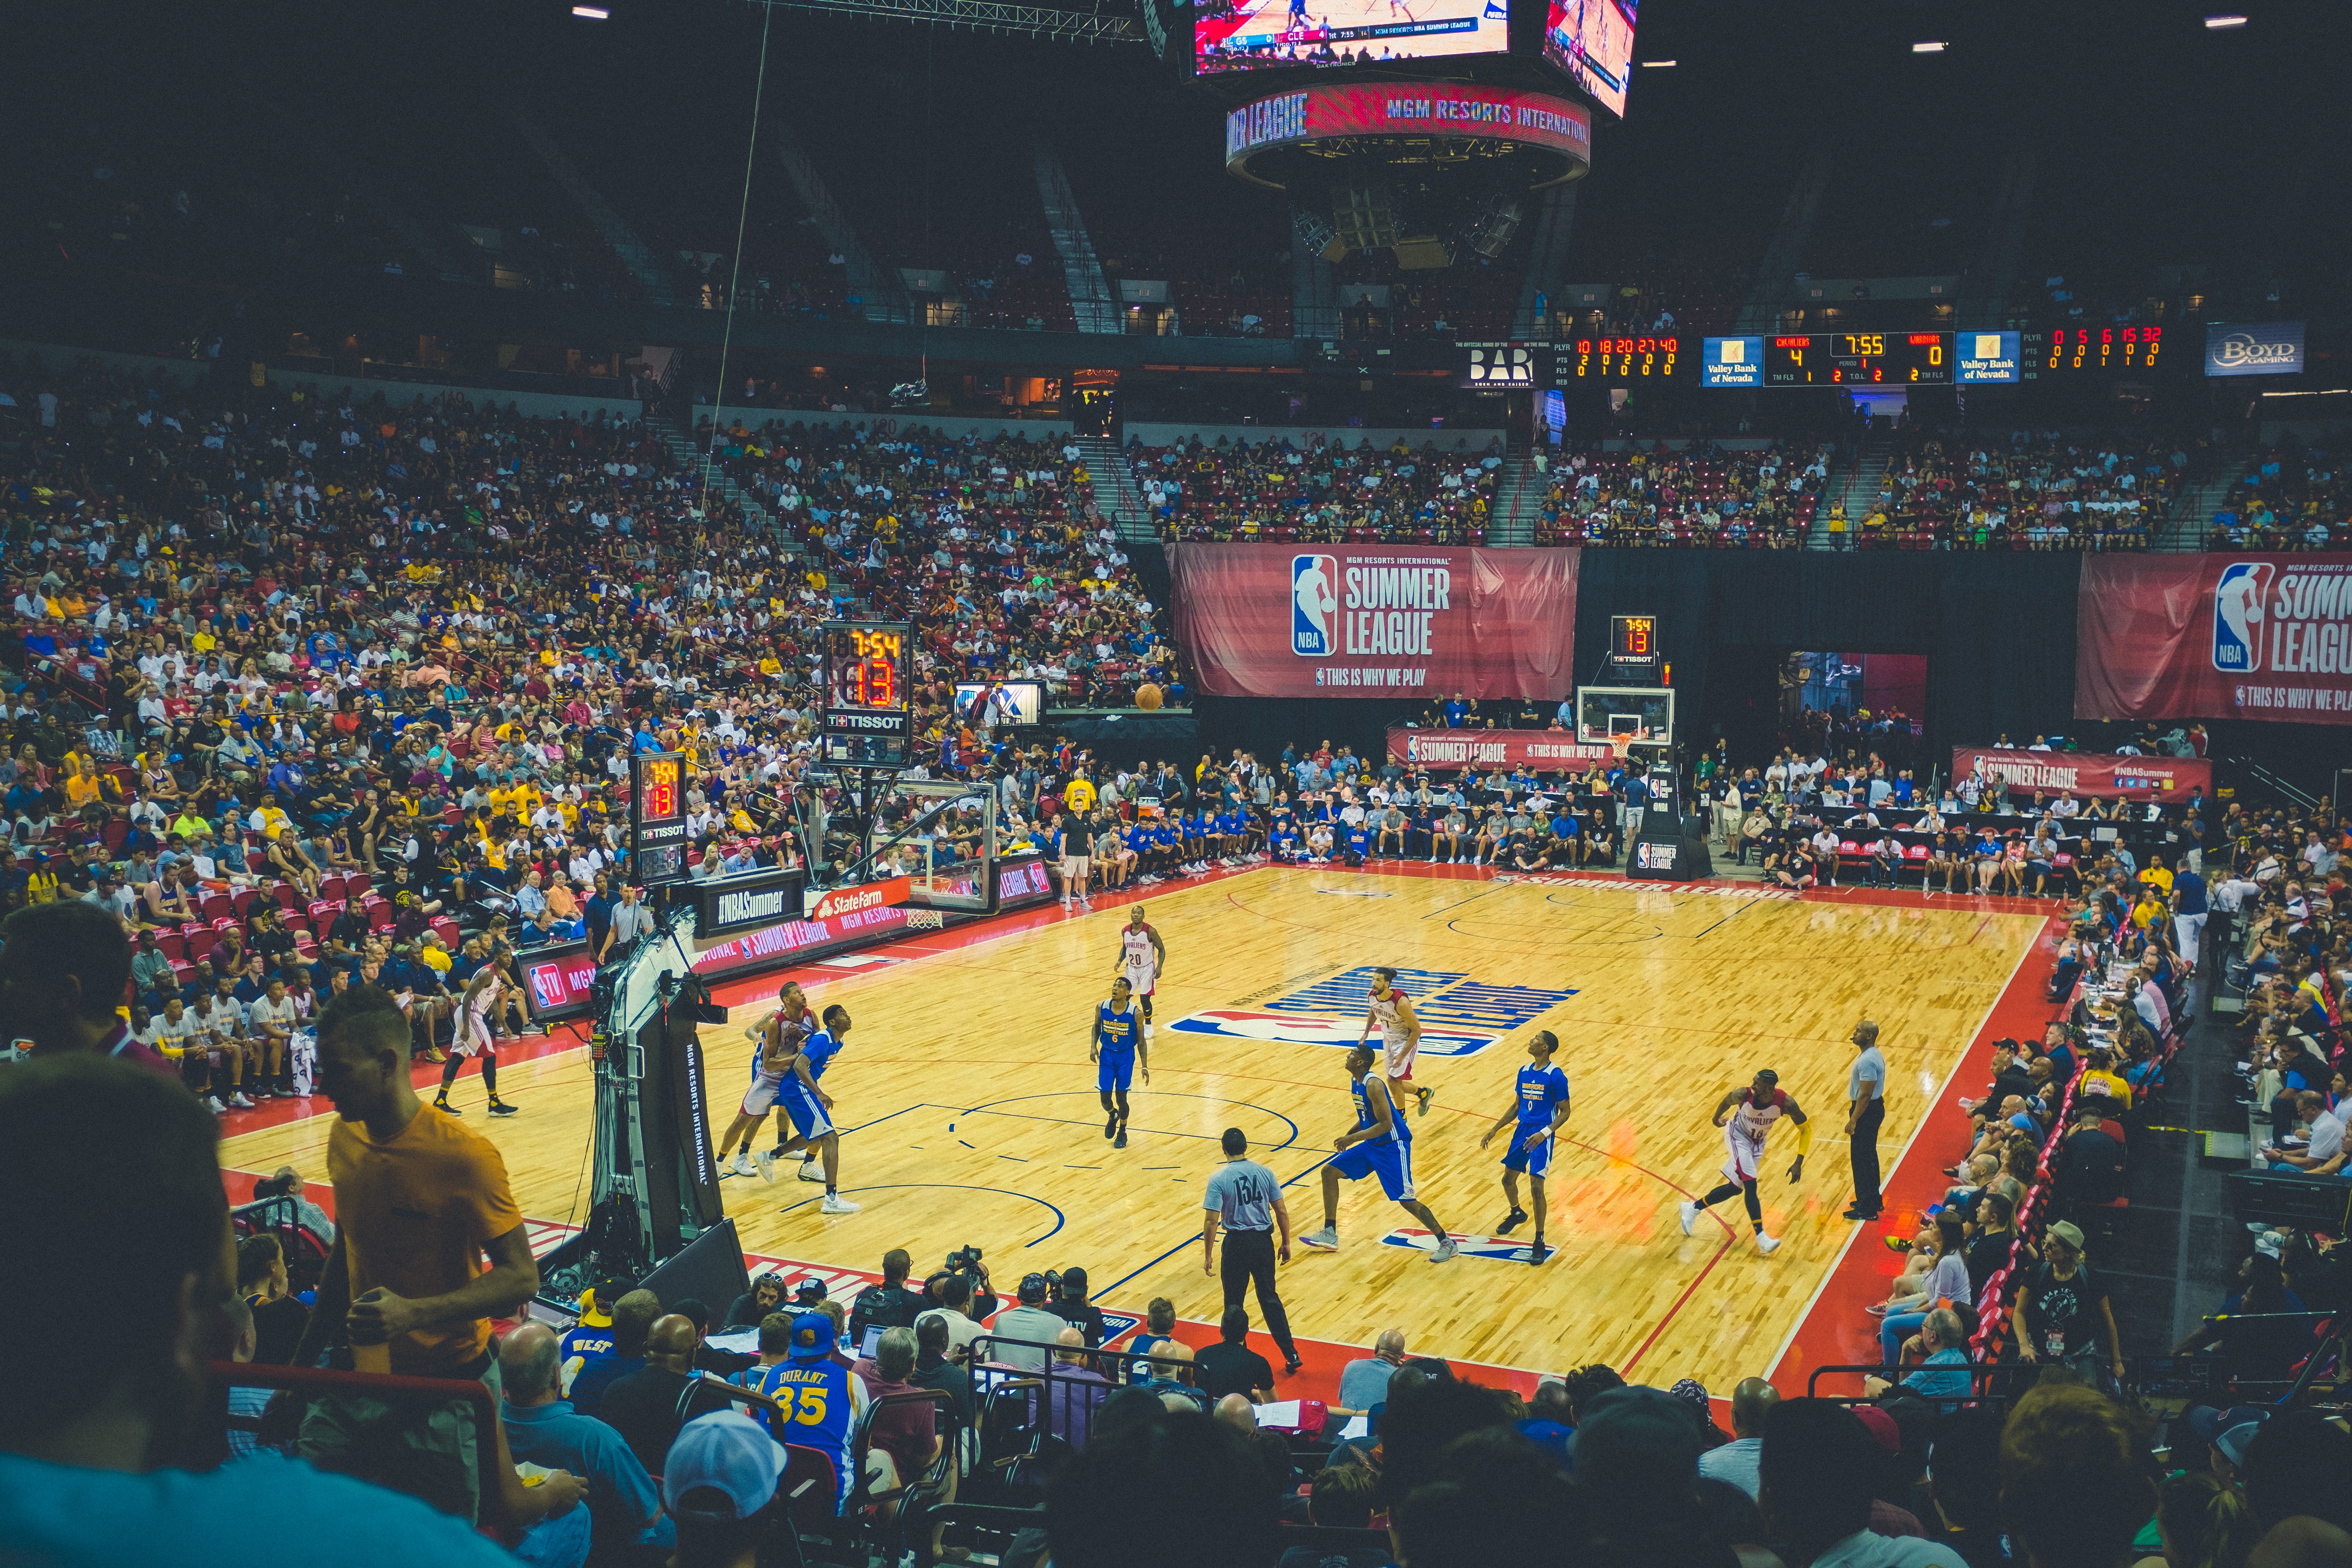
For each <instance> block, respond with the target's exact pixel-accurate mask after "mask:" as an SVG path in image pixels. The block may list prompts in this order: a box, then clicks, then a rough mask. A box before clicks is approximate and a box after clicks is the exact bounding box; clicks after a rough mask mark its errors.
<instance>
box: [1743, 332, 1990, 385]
mask: <svg viewBox="0 0 2352 1568" xmlns="http://www.w3.org/2000/svg"><path fill="white" fill-rule="evenodd" d="M1951 381H1952V334H1951V333H1949V332H1813V333H1810V334H1804V335H1798V336H1790V335H1788V334H1785V333H1784V334H1781V335H1779V336H1775V337H1772V338H1769V339H1767V340H1766V342H1765V346H1764V384H1765V385H1767V386H1876V385H1882V384H1883V385H1890V386H1948V385H1950V384H1951Z"/></svg>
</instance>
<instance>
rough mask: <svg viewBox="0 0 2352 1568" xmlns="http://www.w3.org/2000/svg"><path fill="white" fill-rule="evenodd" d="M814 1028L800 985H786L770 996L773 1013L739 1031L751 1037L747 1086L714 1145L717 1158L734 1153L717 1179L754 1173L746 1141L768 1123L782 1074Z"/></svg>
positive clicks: (756, 1172) (752, 1174)
mask: <svg viewBox="0 0 2352 1568" xmlns="http://www.w3.org/2000/svg"><path fill="white" fill-rule="evenodd" d="M815 1027H816V1019H815V1017H814V1016H813V1015H812V1014H811V1013H810V1012H809V1010H808V998H807V997H806V996H805V995H803V994H802V992H801V984H800V982H799V981H797V980H787V981H785V982H784V984H783V987H782V989H781V990H779V991H778V992H777V993H776V1010H775V1011H774V1012H772V1013H771V1014H769V1015H768V1016H766V1017H765V1018H763V1019H761V1021H760V1022H759V1023H758V1024H757V1025H755V1026H753V1027H751V1028H750V1029H748V1030H746V1031H744V1032H745V1033H746V1034H748V1035H750V1036H751V1088H750V1089H746V1090H745V1091H744V1093H743V1104H742V1107H741V1109H740V1110H737V1111H736V1112H735V1120H734V1121H730V1122H729V1123H728V1124H727V1135H726V1136H725V1137H723V1138H721V1139H719V1154H720V1155H721V1156H722V1157H724V1156H725V1154H726V1152H727V1151H728V1150H730V1149H732V1150H734V1151H735V1158H734V1160H733V1161H732V1162H731V1163H729V1164H727V1165H726V1166H724V1167H723V1168H722V1169H721V1170H720V1172H719V1174H720V1175H722V1176H756V1175H758V1174H759V1167H757V1166H755V1165H753V1164H752V1163H751V1141H752V1140H753V1139H754V1138H757V1137H758V1136H759V1135H760V1124H761V1122H763V1121H767V1120H768V1112H769V1111H771V1110H774V1109H775V1104H776V1095H777V1092H778V1091H779V1090H780V1089H782V1087H783V1082H784V1075H785V1074H786V1073H788V1072H790V1071H791V1070H792V1062H793V1055H794V1053H796V1052H797V1051H798V1050H799V1049H800V1039H801V1037H802V1036H803V1035H805V1034H808V1033H809V1032H810V1031H811V1030H813V1029H814V1028H815Z"/></svg>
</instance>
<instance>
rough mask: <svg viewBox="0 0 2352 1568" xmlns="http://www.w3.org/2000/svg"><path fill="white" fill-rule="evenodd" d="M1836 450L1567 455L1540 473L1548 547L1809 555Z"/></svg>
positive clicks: (1540, 537)
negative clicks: (1689, 547)
mask: <svg viewBox="0 0 2352 1568" xmlns="http://www.w3.org/2000/svg"><path fill="white" fill-rule="evenodd" d="M1830 464H1831V453H1830V450H1829V449H1828V448H1827V447H1822V448H1819V449H1817V450H1812V451H1802V450H1799V449H1796V448H1794V447H1785V446H1783V445H1781V444H1780V443H1777V442H1776V443H1774V444H1772V445H1770V446H1769V447H1762V448H1760V449H1759V448H1750V449H1745V450H1727V449H1725V448H1723V447H1700V446H1699V445H1697V444H1696V443H1693V444H1691V445H1688V446H1685V447H1683V449H1682V450H1680V451H1674V450H1669V449H1668V448H1666V447H1664V446H1663V445H1661V446H1659V447H1656V448H1655V449H1654V450H1648V451H1643V450H1640V449H1628V450H1621V451H1608V450H1602V449H1599V448H1592V447H1586V448H1577V449H1568V448H1563V449H1562V450H1561V452H1560V453H1559V455H1558V456H1556V457H1553V456H1547V457H1546V458H1543V459H1542V460H1541V461H1540V462H1539V464H1538V467H1539V468H1540V469H1541V470H1542V477H1543V480H1544V483H1545V484H1546V486H1547V489H1546V491H1545V494H1544V499H1543V501H1542V505H1541V511H1540V516H1539V518H1538V521H1537V523H1536V542H1538V543H1539V544H1578V543H1582V544H1617V545H1643V544H1653V545H1663V544H1698V545H1706V544H1715V545H1722V546H1726V547H1744V548H1750V549H1770V550H1794V549H1800V548H1801V547H1802V546H1803V544H1804V542H1805V536H1806V534H1807V532H1808V531H1810V530H1811V527H1812V523H1813V514H1814V512H1815V511H1816V510H1818V509H1819V507H1820V505H1821V500H1822V487H1823V485H1824V484H1825V483H1826V482H1827V479H1828V476H1829V471H1830Z"/></svg>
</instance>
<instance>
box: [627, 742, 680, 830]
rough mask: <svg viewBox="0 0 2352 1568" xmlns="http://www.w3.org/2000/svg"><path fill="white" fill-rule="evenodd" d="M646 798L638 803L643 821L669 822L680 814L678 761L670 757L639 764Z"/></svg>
mask: <svg viewBox="0 0 2352 1568" xmlns="http://www.w3.org/2000/svg"><path fill="white" fill-rule="evenodd" d="M638 776H639V777H640V778H641V779H642V780H643V781H644V785H645V792H646V793H645V798H644V800H642V801H641V802H639V803H638V805H637V818H638V820H639V821H641V822H667V820H669V819H670V818H671V817H674V816H677V814H678V801H677V763H676V762H675V761H673V760H672V759H670V758H668V757H661V758H656V759H655V760H654V761H651V762H646V763H640V764H639V775H638Z"/></svg>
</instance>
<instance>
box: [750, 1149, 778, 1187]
mask: <svg viewBox="0 0 2352 1568" xmlns="http://www.w3.org/2000/svg"><path fill="white" fill-rule="evenodd" d="M751 1159H752V1161H753V1162H754V1163H755V1167H756V1169H757V1170H758V1171H759V1173H760V1179H761V1181H763V1182H772V1181H774V1180H775V1179H776V1152H775V1151H774V1150H772V1149H762V1150H761V1151H760V1152H758V1153H756V1154H754V1155H752V1156H751Z"/></svg>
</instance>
